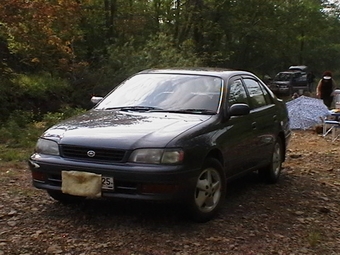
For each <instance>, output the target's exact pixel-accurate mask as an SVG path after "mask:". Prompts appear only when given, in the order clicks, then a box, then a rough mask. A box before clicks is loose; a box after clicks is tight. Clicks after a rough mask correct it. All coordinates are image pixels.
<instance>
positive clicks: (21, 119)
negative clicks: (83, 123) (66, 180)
mask: <svg viewBox="0 0 340 255" xmlns="http://www.w3.org/2000/svg"><path fill="white" fill-rule="evenodd" d="M84 111H85V110H84V109H80V108H71V107H65V108H63V109H62V110H61V111H60V112H55V113H51V112H48V113H46V114H44V115H43V117H42V120H41V121H39V122H37V121H35V120H34V115H33V113H32V112H27V111H15V112H13V113H12V114H11V116H10V117H9V118H8V120H7V121H6V122H5V123H4V124H3V125H2V126H1V127H0V148H1V150H0V160H2V161H13V160H23V159H27V158H28V155H29V153H31V152H32V151H33V148H34V145H35V143H36V141H37V139H38V137H39V136H40V135H41V134H42V133H43V131H44V130H46V129H47V128H49V127H50V126H52V125H54V124H56V123H58V122H60V121H62V120H64V119H66V118H69V117H72V116H74V115H77V114H80V113H83V112H84Z"/></svg>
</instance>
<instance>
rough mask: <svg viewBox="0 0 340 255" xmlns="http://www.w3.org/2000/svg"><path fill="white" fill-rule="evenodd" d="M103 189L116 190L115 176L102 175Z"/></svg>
mask: <svg viewBox="0 0 340 255" xmlns="http://www.w3.org/2000/svg"><path fill="white" fill-rule="evenodd" d="M102 189H104V190H114V182H113V177H105V176H102Z"/></svg>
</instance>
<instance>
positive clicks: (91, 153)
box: [87, 150, 96, 158]
mask: <svg viewBox="0 0 340 255" xmlns="http://www.w3.org/2000/svg"><path fill="white" fill-rule="evenodd" d="M95 155H96V153H95V152H94V151H92V150H90V151H88V152H87V156H89V157H90V158H93V157H94V156H95Z"/></svg>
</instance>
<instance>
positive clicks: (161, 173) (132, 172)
mask: <svg viewBox="0 0 340 255" xmlns="http://www.w3.org/2000/svg"><path fill="white" fill-rule="evenodd" d="M29 168H30V170H31V172H32V182H33V186H34V187H36V188H38V189H44V190H54V191H61V184H62V180H61V172H62V171H81V172H90V173H95V174H101V175H102V176H105V177H113V178H114V187H115V188H114V190H102V197H106V198H117V199H134V200H150V201H181V200H183V201H184V200H187V199H189V198H190V197H191V196H193V193H192V192H193V190H194V187H195V185H196V178H197V176H198V173H199V170H200V169H190V168H188V167H186V168H185V167H184V166H183V165H141V164H132V163H124V164H123V163H122V164H109V163H103V162H101V163H94V162H84V161H78V160H66V159H63V158H61V157H46V156H45V157H44V156H41V155H38V154H34V155H32V157H31V158H30V160H29Z"/></svg>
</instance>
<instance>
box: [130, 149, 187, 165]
mask: <svg viewBox="0 0 340 255" xmlns="http://www.w3.org/2000/svg"><path fill="white" fill-rule="evenodd" d="M183 156H184V152H183V151H182V150H181V149H171V150H169V149H167V150H164V149H138V150H135V151H133V152H132V154H131V156H130V160H129V161H130V162H135V163H147V164H178V163H181V162H182V161H183Z"/></svg>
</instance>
